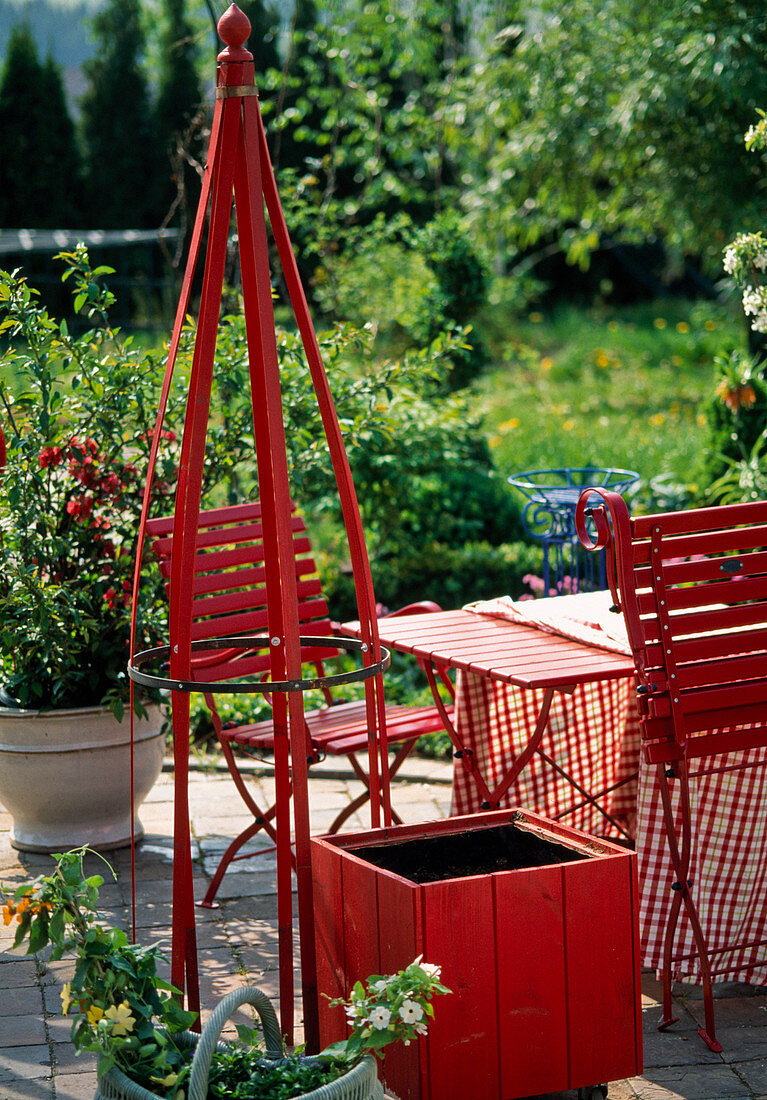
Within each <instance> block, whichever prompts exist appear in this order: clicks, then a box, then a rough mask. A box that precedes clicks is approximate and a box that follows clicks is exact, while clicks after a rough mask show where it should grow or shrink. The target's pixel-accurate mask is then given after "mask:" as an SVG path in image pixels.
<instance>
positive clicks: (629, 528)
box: [600, 491, 767, 762]
mask: <svg viewBox="0 0 767 1100" xmlns="http://www.w3.org/2000/svg"><path fill="white" fill-rule="evenodd" d="M600 495H601V496H602V498H603V500H604V502H605V503H604V505H602V509H603V513H604V516H605V519H606V518H607V516H609V518H610V521H611V522H610V524H609V525H608V524H607V523H605V524H604V525H603V527H604V529H605V530H606V529H607V528H608V527H609V531H610V534H609V535H608V536H606V537H607V538H609V539H610V540H611V541H612V544H613V546H612V551H613V554H614V561H615V567H616V580H617V597H618V600H619V601H620V604H621V606H622V608H623V611H624V614H625V617H626V622H627V627H628V633H629V638H630V640H631V645H632V651H633V654H634V660H635V664H636V667H637V673H638V679H639V682H640V693H641V694H640V697H639V699H640V718H641V726H642V736H643V741H644V751H645V755H646V757H647V759H648V760H649V761H655V762H659V761H660V762H667V761H673V760H674V759H677V758H679V757H681V756H687V757H690V758H697V757H700V756H704V755H710V754H714V753H719V752H725V751H731V750H732V749H736V748H748V747H753V746H755V745H763V744H767V726H765V716H766V715H767V502H765V501H758V502H754V503H752V504H740V505H733V506H722V507H716V508H699V509H692V510H690V511H687V512H674V513H670V512H667V513H660V514H655V515H651V516H640V517H636V518H630V517H629V515H628V510H627V508H626V505H625V503H624V502H623V500H622V498H620V497H619V496H617V495H616V494H614V493H610V492H607V491H601V494H600Z"/></svg>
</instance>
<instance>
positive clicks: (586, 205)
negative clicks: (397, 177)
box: [458, 0, 767, 272]
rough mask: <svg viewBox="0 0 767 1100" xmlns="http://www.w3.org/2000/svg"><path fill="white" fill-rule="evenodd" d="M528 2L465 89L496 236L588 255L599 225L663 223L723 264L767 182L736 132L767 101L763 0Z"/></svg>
mask: <svg viewBox="0 0 767 1100" xmlns="http://www.w3.org/2000/svg"><path fill="white" fill-rule="evenodd" d="M518 8H519V14H518V20H519V26H518V28H517V29H518V33H517V35H516V36H515V37H514V38H513V39H510V38H509V37H507V36H504V37H503V38H501V39H498V40H496V48H495V51H494V53H492V54H491V55H490V56H489V57H483V58H482V59H481V60H480V61H479V63H478V65H477V66H475V67H474V69H473V70H472V72H471V73H470V75H469V76H468V77H467V80H466V83H465V85H464V87H463V91H464V100H463V101H464V103H465V112H466V117H467V125H466V127H465V129H464V130H463V131H462V132H461V133H460V134H459V135H458V139H459V140H463V141H464V146H463V154H462V159H464V160H465V162H466V165H467V167H466V168H465V170H464V178H465V179H466V188H465V192H464V197H465V201H466V203H467V205H468V206H470V207H471V210H472V212H473V215H474V218H475V222H476V225H477V227H478V230H479V231H480V232H481V233H482V234H483V237H484V239H485V241H486V242H487V244H488V247H489V248H490V249H492V250H493V251H495V250H496V249H497V248H498V246H499V244H500V240H499V235H502V236H503V237H505V241H506V242H507V244H508V247H509V248H510V249H512V250H513V249H519V250H521V249H530V248H533V247H535V246H536V245H539V244H542V243H549V242H552V241H556V242H558V244H559V245H560V246H561V248H562V249H563V251H564V252H565V253H566V254H567V256H568V258H569V260H570V262H572V263H575V264H581V265H586V264H587V263H588V259H589V254H590V252H592V251H593V250H594V248H596V247H597V246H598V245H599V243H600V241H601V240H602V239H603V238H605V237H619V238H621V239H633V240H644V239H647V238H653V237H658V236H660V237H661V238H662V239H663V240H664V241H665V242H666V244H667V245H668V246H669V247H670V248H671V249H672V250H674V251H675V253H676V256H677V258H678V257H680V256H681V255H682V254H688V255H690V254H691V255H693V256H696V257H701V259H702V261H703V263H704V264H705V266H706V267H707V269H708V270H709V271H711V272H716V271H718V270H719V268H720V256H721V242H722V240H723V239H727V237H726V236H725V237H724V238H723V236H722V234H723V233H724V234H727V235H729V234H730V233H731V232H732V230H733V227H734V225H736V224H737V223H743V222H745V223H748V222H749V221H751V220H752V218H753V217H754V215H755V214H756V212H757V211H758V210H759V207H760V205H761V203H762V201H763V196H764V180H763V179H761V178H760V175H759V173H758V171H757V170H756V166H755V165H754V163H753V162H751V161H749V160H748V159H747V157H746V155H745V152H744V150H743V147H742V143H741V140H740V135H741V134H742V133H743V131H744V129H745V127H746V125H747V123H748V122H749V121H750V117H751V114H752V111H753V105H754V103H755V102H756V103H760V102H763V101H764V100H765V99H767V62H766V60H765V59H766V58H767V50H766V49H765V47H766V46H767V13H766V12H765V8H764V5H763V4H761V3H760V2H759V0H746V2H745V3H740V2H737V3H736V2H735V0H724V2H722V3H717V4H698V3H685V4H673V5H669V4H663V3H659V2H657V0H652V2H648V0H607V2H605V0H571V2H570V3H568V4H567V6H566V8H564V7H563V6H562V5H561V3H559V0H544V2H543V3H541V4H538V5H536V6H535V7H534V8H533V7H531V8H528V7H523V6H522V5H519V6H518ZM459 155H461V154H459ZM469 165H470V167H469ZM502 247H503V246H502Z"/></svg>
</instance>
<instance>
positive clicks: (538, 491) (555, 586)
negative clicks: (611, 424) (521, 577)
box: [508, 466, 639, 596]
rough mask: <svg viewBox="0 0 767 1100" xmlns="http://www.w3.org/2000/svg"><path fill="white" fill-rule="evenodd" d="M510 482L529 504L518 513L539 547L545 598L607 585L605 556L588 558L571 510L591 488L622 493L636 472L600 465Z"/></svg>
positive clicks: (515, 476)
mask: <svg viewBox="0 0 767 1100" xmlns="http://www.w3.org/2000/svg"><path fill="white" fill-rule="evenodd" d="M508 481H509V484H510V485H513V486H514V488H515V489H518V490H519V491H520V492H521V493H522V494H523V495H524V496H525V497H527V504H526V505H525V507H524V509H523V511H522V524H523V526H524V528H525V531H527V533H528V534H529V535H531V536H532V537H533V538H535V539H540V541H541V542H542V543H543V594H544V595H545V596H555V595H556V596H561V595H564V594H566V593H568V592H593V591H595V590H598V589H602V588H606V587H607V573H606V568H605V559H604V554H589V553H588V552H586V551H585V550H584V549H583V547H582V546H581V544H580V541H579V539H578V536H577V533H576V530H575V506H576V504H577V503H578V498H579V497H580V495H581V493H582V492H583V490H584V489H587V488H589V486H593V487H595V488H596V487H599V488H602V489H611V490H612V491H613V492H616V493H624V492H625V491H626V490H627V489H628V488H630V487H631V486H632V485H635V484H636V482H637V481H639V474H638V473H636V472H635V471H634V470H614V469H607V468H605V467H602V466H579V467H564V468H561V469H553V470H527V471H525V472H524V473H519V474H512V476H511V477H510V478H509V479H508Z"/></svg>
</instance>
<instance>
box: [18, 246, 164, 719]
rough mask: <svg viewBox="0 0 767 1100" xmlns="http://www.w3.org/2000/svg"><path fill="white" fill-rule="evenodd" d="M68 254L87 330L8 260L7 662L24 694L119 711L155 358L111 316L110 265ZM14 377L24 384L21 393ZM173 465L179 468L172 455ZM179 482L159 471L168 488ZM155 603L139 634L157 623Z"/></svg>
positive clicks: (33, 700) (24, 699)
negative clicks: (54, 311)
mask: <svg viewBox="0 0 767 1100" xmlns="http://www.w3.org/2000/svg"><path fill="white" fill-rule="evenodd" d="M62 258H63V259H64V260H65V262H66V263H67V264H68V265H69V266H68V269H67V271H66V273H65V275H64V278H65V279H66V278H70V277H71V279H72V284H73V286H72V289H73V296H74V304H75V310H76V311H77V312H79V313H81V314H82V315H83V317H84V318H86V319H88V320H89V321H90V323H91V324H92V325H93V327H92V328H89V329H88V330H87V331H86V332H84V333H83V334H82V335H81V336H79V337H73V336H72V334H71V333H70V331H69V328H68V326H67V324H66V322H65V321H57V320H55V319H54V318H52V317H51V316H49V314H48V312H47V310H45V309H44V308H43V307H41V306H40V305H39V304H38V302H37V295H36V292H35V291H34V290H33V289H32V288H30V287H29V286H28V285H27V283H26V282H25V280H24V279H23V278H21V277H20V276H19V275H18V274H17V273H8V272H0V332H2V334H3V335H4V337H5V338H6V339H7V340H9V341H10V342H9V343H8V345H7V346H6V348H5V350H4V352H3V354H2V359H0V362H2V365H3V375H4V377H3V378H2V379H0V407H1V408H2V413H3V422H4V431H5V436H6V443H7V452H8V454H7V459H8V460H7V466H6V469H5V471H4V472H3V475H2V477H0V560H1V561H2V578H3V583H2V587H0V671H1V672H2V676H3V679H4V682H5V684H6V686H7V687H8V689H9V694H10V695H11V696H13V697H15V698H16V699H18V701H19V703H20V705H22V706H26V707H50V706H52V707H67V706H70V707H71V706H89V705H95V704H99V703H109V704H111V705H112V706H113V709H114V710H115V713H116V714H118V717H119V714H120V713H121V711H122V708H123V706H124V703H125V700H126V698H127V694H128V692H127V672H126V664H127V655H128V641H129V610H128V605H129V602H130V589H131V576H132V554H133V550H134V539H135V531H136V520H137V516H138V515H139V514H140V508H141V497H142V491H143V486H142V483H141V478H140V475H139V463H140V462H141V461H142V456H143V457H144V458H145V456H146V455H147V453H148V447H149V435H150V431H151V427H152V420H151V417H152V412H153V409H152V403H151V398H150V393H149V392H148V386H147V383H148V382H149V380H150V379H151V374H152V370H153V369H154V371H155V372H156V371H157V366H158V364H157V361H156V360H153V359H152V358H151V357H147V356H145V355H144V354H143V353H141V352H139V351H138V350H137V349H136V348H135V347H134V346H133V344H132V342H131V340H130V339H127V340H123V339H122V338H121V337H120V334H119V333H118V332H117V331H115V330H113V329H112V328H111V327H110V326H109V323H108V320H107V311H108V309H109V307H110V305H111V304H112V301H113V298H112V295H111V293H110V292H109V290H108V289H107V288H106V287H105V286H104V285H103V278H104V276H105V275H108V274H109V273H110V272H111V269H110V268H96V269H95V270H94V269H92V268H91V267H90V264H89V262H88V259H87V256H86V255H85V253H84V251H82V250H79V251H78V252H76V253H67V254H64V255H63V256H62ZM6 378H7V379H14V378H15V379H17V380H18V382H19V383H20V384H19V385H18V386H17V387H15V391H14V392H11V390H10V388H9V385H8V383H7V382H6V381H5V379H6ZM155 383H156V384H157V375H156V374H155ZM162 473H163V475H164V476H167V475H169V476H170V477H171V478H173V479H175V471H174V469H173V464H172V462H171V463H170V465H167V464H166V466H164V467H163V471H162ZM169 488H170V482H168V481H167V480H166V481H163V480H162V478H161V479H160V481H159V488H158V494H162V492H165V493H167V492H168V491H169ZM147 595H149V596H151V590H150V592H149V593H147ZM152 607H153V604H152V601H151V600H150V603H149V610H148V614H147V619H146V621H144V622H140V623H139V633H138V640H139V642H140V643H141V642H142V641H143V642H148V641H149V638H150V637H151V636H152V634H153V625H152V614H151V613H152Z"/></svg>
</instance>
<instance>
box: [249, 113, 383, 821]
mask: <svg viewBox="0 0 767 1100" xmlns="http://www.w3.org/2000/svg"><path fill="white" fill-rule="evenodd" d="M258 121H259V141H260V149H261V156H262V161H263V165H264V197H265V200H266V207H267V210H268V212H269V218H270V221H271V225H272V232H273V233H274V239H275V243H276V245H277V250H278V253H279V257H280V262H281V264H282V268H283V273H284V276H285V281H286V285H287V287H288V293H289V295H290V300H291V303H292V305H293V310H294V312H295V316H296V322H297V324H298V329H299V332H300V334H301V339H302V342H303V345H304V350H305V352H306V357H307V362H308V364H309V371H310V374H311V378H312V383H313V385H314V390H315V393H316V395H317V402H318V405H319V410H320V417H321V419H322V424H323V428H324V430H325V436H326V438H327V441H328V448H329V451H330V457H331V461H332V464H333V470H334V473H335V477H336V485H337V487H338V493H339V497H340V500H341V510H342V514H343V520H344V526H345V529H346V535H347V539H348V543H349V552H350V558H351V564H352V575H353V578H354V588H355V595H356V598H357V605H358V611H359V615H360V635H361V637H362V641H363V642H364V643H365V644H366V645H368V646H369V651H368V653H367V655H366V659H365V662H364V663H365V664H371V663H373V662H374V661H378V660H380V656H381V648H380V641H379V635H378V626H377V616H376V608H375V595H374V593H373V582H372V577H371V573H370V562H369V559H368V554H367V548H366V545H365V536H364V533H363V529H362V520H361V517H360V513H359V507H358V505H357V497H356V494H355V491H354V483H353V481H352V476H351V470H350V468H349V461H348V458H347V455H346V451H345V450H344V446H343V438H342V435H341V427H340V424H339V422H338V416H337V414H336V410H335V406H334V404H333V397H332V394H331V392H330V387H329V385H328V380H327V376H326V374H325V369H324V367H323V364H322V356H321V354H320V349H319V345H318V343H317V336H316V334H315V331H314V326H313V325H312V321H311V317H310V314H309V307H308V304H307V301H306V295H305V294H304V289H303V286H302V284H301V278H300V275H299V272H298V265H297V263H296V259H295V255H294V253H293V248H292V246H291V243H290V235H289V233H288V228H287V224H286V222H285V217H284V215H283V212H282V207H281V206H280V201H279V196H278V193H277V184H276V181H275V178H274V172H273V170H272V167H271V162H270V160H269V150H268V147H267V143H266V134H265V132H264V128H263V123H262V121H261V118H260V115H259V120H258ZM365 700H366V707H367V721H368V730H369V739H368V756H369V761H368V771H369V776H370V808H371V819H372V825H373V827H374V828H375V827H377V826H378V825H379V824H380V809H379V806H380V805H382V806H383V815H384V822H383V823H384V824H385V825H390V824H391V821H392V818H391V800H390V795H389V758H388V755H387V748H386V714H385V703H384V696H383V682H382V680H381V677H380V676H376V677H374V678H372V679H370V680H367V681H366V682H365ZM377 748H378V752H379V758H378V761H376V749H377ZM379 765H380V776H379Z"/></svg>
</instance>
